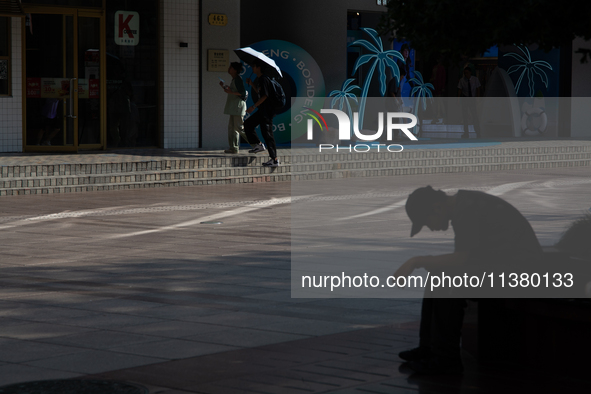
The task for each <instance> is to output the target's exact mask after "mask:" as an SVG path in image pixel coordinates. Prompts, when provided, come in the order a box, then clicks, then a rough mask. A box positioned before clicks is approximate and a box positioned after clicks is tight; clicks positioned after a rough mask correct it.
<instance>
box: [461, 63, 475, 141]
mask: <svg viewBox="0 0 591 394" xmlns="http://www.w3.org/2000/svg"><path fill="white" fill-rule="evenodd" d="M458 97H460V98H462V100H461V106H462V117H463V118H464V134H463V135H462V138H470V123H472V125H473V126H474V132H475V133H476V138H480V125H479V121H478V110H477V108H476V100H474V97H480V81H479V80H478V78H476V77H475V76H473V75H472V70H471V69H470V67H465V68H464V76H463V77H462V78H460V80H459V81H458Z"/></svg>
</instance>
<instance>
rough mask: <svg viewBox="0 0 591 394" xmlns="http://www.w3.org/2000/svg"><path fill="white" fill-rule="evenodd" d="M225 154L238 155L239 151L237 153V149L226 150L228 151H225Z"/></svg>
mask: <svg viewBox="0 0 591 394" xmlns="http://www.w3.org/2000/svg"><path fill="white" fill-rule="evenodd" d="M224 153H232V154H236V153H238V151H237V150H235V149H226V150H225V151H224Z"/></svg>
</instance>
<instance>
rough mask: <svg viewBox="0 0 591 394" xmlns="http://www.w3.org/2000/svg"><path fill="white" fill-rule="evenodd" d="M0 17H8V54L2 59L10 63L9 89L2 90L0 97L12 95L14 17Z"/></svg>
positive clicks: (6, 17) (0, 57) (5, 17)
mask: <svg viewBox="0 0 591 394" xmlns="http://www.w3.org/2000/svg"><path fill="white" fill-rule="evenodd" d="M0 18H3V19H6V48H7V49H8V50H7V55H6V56H0V60H6V61H7V63H8V71H7V78H6V79H7V81H8V84H7V85H8V86H7V91H6V93H5V92H0V97H11V96H12V72H11V63H12V62H11V57H12V56H11V55H12V36H11V33H12V31H11V30H12V18H11V17H9V16H0Z"/></svg>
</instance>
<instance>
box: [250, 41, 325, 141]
mask: <svg viewBox="0 0 591 394" xmlns="http://www.w3.org/2000/svg"><path fill="white" fill-rule="evenodd" d="M249 46H250V47H251V48H252V49H255V50H257V51H259V52H263V53H264V54H265V55H267V56H269V57H270V58H271V59H273V60H274V61H275V63H276V64H277V66H278V67H279V68H280V69H281V73H282V74H283V78H281V79H278V80H277V82H279V83H280V84H281V86H282V87H283V91H284V92H285V106H284V107H283V108H281V109H280V110H279V111H278V113H277V115H275V118H273V134H274V136H275V141H276V142H277V143H278V144H286V143H289V142H291V140H292V138H293V139H295V138H297V137H300V136H301V134H300V135H292V130H291V112H292V111H293V110H298V111H300V110H304V108H303V106H305V105H306V104H305V103H304V102H303V101H302V102H301V103H300V102H299V101H298V102H296V103H295V104H294V105H295V106H302V108H300V109H297V108H292V103H291V101H292V100H291V99H292V97H307V98H310V99H314V98H315V97H325V89H324V77H323V76H322V71H321V70H320V67H318V64H317V63H316V61H315V60H314V58H312V56H310V54H309V53H308V52H306V51H305V50H304V49H302V48H301V47H299V46H297V45H295V44H292V43H291V42H288V41H282V40H265V41H259V42H257V43H254V44H251V45H249ZM241 76H242V78H243V79H244V80H246V78H250V79H255V78H256V75H254V73H253V72H252V69H251V68H250V67H249V66H248V65H246V64H245V65H244V71H243V73H242V74H241ZM251 97H252V95H251V94H249V98H248V102H247V106H251V105H252V104H253V102H252V98H251ZM257 130H258V129H257ZM298 130H299V128H298ZM298 133H299V131H298ZM302 133H305V129H304V128H302ZM296 134H297V133H296Z"/></svg>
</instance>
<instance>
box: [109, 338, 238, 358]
mask: <svg viewBox="0 0 591 394" xmlns="http://www.w3.org/2000/svg"><path fill="white" fill-rule="evenodd" d="M236 348H237V347H235V346H226V345H221V344H216V343H207V342H196V341H189V340H180V339H167V340H164V341H162V340H161V341H152V342H143V343H136V344H130V345H125V346H115V347H113V348H111V350H112V351H117V352H120V353H127V354H135V355H140V356H149V357H158V358H162V359H168V360H175V359H183V358H189V357H196V356H202V355H204V354H211V353H219V352H226V351H230V350H235V349H236Z"/></svg>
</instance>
